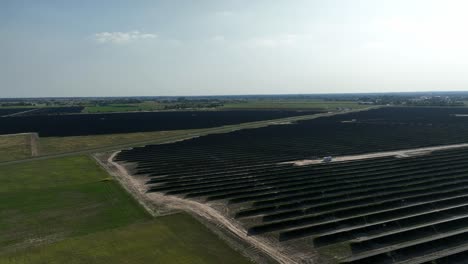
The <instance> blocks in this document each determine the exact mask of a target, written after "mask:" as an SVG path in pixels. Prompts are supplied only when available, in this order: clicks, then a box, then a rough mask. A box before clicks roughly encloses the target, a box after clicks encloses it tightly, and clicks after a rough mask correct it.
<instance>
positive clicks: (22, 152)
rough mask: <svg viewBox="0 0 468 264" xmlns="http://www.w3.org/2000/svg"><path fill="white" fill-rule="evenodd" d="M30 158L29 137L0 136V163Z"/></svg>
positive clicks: (22, 135)
mask: <svg viewBox="0 0 468 264" xmlns="http://www.w3.org/2000/svg"><path fill="white" fill-rule="evenodd" d="M29 157H31V145H30V136H29V135H24V134H21V135H8V136H0V162H2V161H10V160H17V159H26V158H29Z"/></svg>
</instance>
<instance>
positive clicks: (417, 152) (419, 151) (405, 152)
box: [279, 143, 468, 166]
mask: <svg viewBox="0 0 468 264" xmlns="http://www.w3.org/2000/svg"><path fill="white" fill-rule="evenodd" d="M456 148H468V143H463V144H454V145H443V146H435V147H426V148H416V149H402V150H394V151H384V152H374V153H367V154H359V155H349V156H337V157H333V158H332V160H331V161H329V162H327V163H333V162H343V161H357V160H365V159H375V158H383V157H396V158H407V157H414V156H421V155H427V154H430V153H431V152H433V151H438V150H449V149H456ZM321 163H324V161H323V160H322V159H312V160H293V161H286V162H281V163H279V164H292V165H295V166H307V165H314V164H321Z"/></svg>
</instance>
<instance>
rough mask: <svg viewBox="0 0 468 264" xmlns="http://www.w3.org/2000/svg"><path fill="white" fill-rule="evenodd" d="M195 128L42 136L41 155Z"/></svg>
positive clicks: (156, 138)
mask: <svg viewBox="0 0 468 264" xmlns="http://www.w3.org/2000/svg"><path fill="white" fill-rule="evenodd" d="M197 131H200V130H197V129H191V130H189V129H188V130H174V131H157V132H142V133H126V134H109V135H94V136H74V137H43V138H40V146H41V155H51V154H58V153H67V152H73V151H81V150H87V149H95V148H103V147H110V146H115V145H121V144H131V143H134V142H141V141H152V142H158V141H159V140H160V141H164V140H165V139H168V138H173V137H177V136H183V135H187V134H192V133H196V132H197Z"/></svg>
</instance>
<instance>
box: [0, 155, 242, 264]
mask: <svg viewBox="0 0 468 264" xmlns="http://www.w3.org/2000/svg"><path fill="white" fill-rule="evenodd" d="M0 194H1V195H0V216H1V217H0V263H64V262H67V263H103V261H104V262H106V261H111V262H113V263H154V262H155V261H157V260H160V261H161V263H170V262H167V261H168V260H169V259H174V260H177V261H178V263H213V264H214V263H220V259H222V258H225V257H227V258H228V260H227V261H232V262H226V263H248V262H247V260H246V259H244V258H243V257H242V256H241V255H239V254H238V253H237V252H235V251H233V250H232V249H230V248H229V247H228V246H227V245H226V244H225V243H224V242H222V241H220V240H219V239H218V238H217V237H216V236H215V235H214V234H213V233H211V232H210V231H209V230H208V229H207V228H205V227H204V226H203V225H202V224H200V223H198V222H197V221H196V220H194V219H193V218H191V217H189V216H188V215H184V214H176V215H172V216H167V217H163V218H157V219H153V218H152V217H151V216H150V215H149V214H148V213H146V211H144V210H143V208H142V207H141V206H140V205H138V204H137V202H136V201H135V200H133V198H132V197H130V195H129V194H127V193H126V192H125V191H124V190H123V189H122V188H121V187H120V186H119V184H118V183H117V182H115V181H114V180H113V179H112V178H110V176H109V175H108V174H107V173H106V172H105V171H103V170H102V169H101V168H100V167H99V166H98V165H97V164H96V163H95V161H93V160H92V159H91V158H90V157H88V156H71V157H64V158H58V159H48V160H41V161H32V162H23V163H19V164H14V165H4V166H2V169H1V170H0ZM180 230H184V231H183V233H179V231H180ZM122 241H127V242H128V241H131V242H132V243H122ZM192 260H193V261H194V262H192ZM223 260H224V259H223Z"/></svg>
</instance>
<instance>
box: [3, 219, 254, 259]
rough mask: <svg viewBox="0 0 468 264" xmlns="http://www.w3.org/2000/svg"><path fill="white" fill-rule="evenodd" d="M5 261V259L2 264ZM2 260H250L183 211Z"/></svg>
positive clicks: (13, 254)
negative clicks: (182, 212)
mask: <svg viewBox="0 0 468 264" xmlns="http://www.w3.org/2000/svg"><path fill="white" fill-rule="evenodd" d="M5 260H7V261H8V262H3V261H5ZM0 263H11V264H26V263H37V264H39V263H41V264H42V263H43V264H53V263H56V264H61V263H70V264H74V263H76V264H78V263H80V264H81V263H83V264H87V263H114V264H118V263H122V264H123V263H135V264H139V263H167V264H170V263H180V264H209V263H213V264H217V263H226V264H230V263H232V264H242V263H250V262H248V261H247V260H246V259H245V258H243V257H242V256H241V255H239V254H237V252H235V251H233V250H232V249H230V248H229V247H228V246H226V245H225V244H224V243H223V242H222V241H219V239H218V238H217V237H216V236H215V235H214V234H213V233H211V232H210V231H209V230H207V229H206V228H205V227H204V226H203V225H201V224H199V223H198V222H196V221H195V220H194V219H193V218H191V217H190V216H189V215H186V214H175V215H170V216H164V217H159V218H156V219H155V220H152V221H147V222H145V223H138V224H132V225H128V226H125V227H122V228H116V229H112V230H107V231H103V232H97V233H93V234H89V235H85V236H80V237H76V238H72V239H67V240H64V241H61V242H58V243H54V244H50V245H44V246H39V247H36V248H34V249H30V250H28V251H23V252H15V253H12V254H7V255H6V256H4V258H3V259H2V258H1V257H0Z"/></svg>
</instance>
